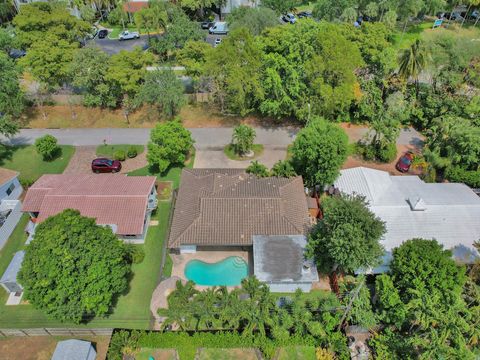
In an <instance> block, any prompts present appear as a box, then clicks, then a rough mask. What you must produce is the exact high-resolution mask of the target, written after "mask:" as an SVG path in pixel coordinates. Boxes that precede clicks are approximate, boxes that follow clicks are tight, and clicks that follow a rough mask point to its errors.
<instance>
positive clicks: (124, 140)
mask: <svg viewBox="0 0 480 360" xmlns="http://www.w3.org/2000/svg"><path fill="white" fill-rule="evenodd" d="M189 130H190V131H191V132H192V136H193V139H194V140H195V147H196V148H197V149H204V150H218V149H219V148H222V147H223V146H225V145H227V144H229V143H230V140H231V138H232V128H229V127H228V128H227V127H221V128H193V129H189ZM345 130H346V131H347V133H348V134H349V137H350V139H351V141H355V140H356V138H357V137H358V138H361V137H362V136H363V135H364V133H365V132H366V131H367V130H365V129H358V128H357V129H356V130H355V131H352V129H345ZM255 131H256V133H257V137H256V139H255V142H256V143H259V144H263V145H265V146H272V147H277V148H286V147H287V146H288V145H289V144H291V143H292V141H293V140H294V139H295V135H296V133H297V129H295V128H256V129H255ZM45 134H51V135H53V136H55V137H56V138H57V139H58V142H59V144H61V145H75V146H87V145H98V144H102V143H103V141H104V140H106V142H107V143H108V144H146V143H147V142H148V139H149V134H150V129H22V130H20V133H19V134H17V135H16V136H15V137H13V138H12V139H10V140H8V139H5V138H4V137H2V136H0V141H3V142H5V143H6V144H11V145H22V144H33V143H34V142H35V139H37V138H39V137H41V136H43V135H45ZM422 139H423V137H422V135H420V134H419V133H418V132H417V131H415V130H413V129H403V130H402V131H401V132H400V136H399V137H398V140H397V144H398V145H416V144H419V143H421V142H422Z"/></svg>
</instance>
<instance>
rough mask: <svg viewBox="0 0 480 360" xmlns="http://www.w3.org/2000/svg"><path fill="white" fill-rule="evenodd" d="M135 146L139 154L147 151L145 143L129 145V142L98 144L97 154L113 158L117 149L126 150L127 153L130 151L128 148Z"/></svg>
mask: <svg viewBox="0 0 480 360" xmlns="http://www.w3.org/2000/svg"><path fill="white" fill-rule="evenodd" d="M130 148H135V150H136V151H137V155H140V154H141V153H143V152H144V151H145V146H143V145H128V144H121V145H108V144H107V145H99V146H97V150H96V153H97V156H98V157H107V158H113V155H114V154H115V152H116V151H124V152H125V154H126V153H127V152H128V149H130Z"/></svg>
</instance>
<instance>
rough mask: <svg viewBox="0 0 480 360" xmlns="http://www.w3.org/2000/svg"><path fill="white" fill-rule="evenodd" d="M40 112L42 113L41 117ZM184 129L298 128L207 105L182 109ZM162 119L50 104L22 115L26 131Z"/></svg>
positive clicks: (139, 124)
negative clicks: (239, 125) (223, 110)
mask: <svg viewBox="0 0 480 360" xmlns="http://www.w3.org/2000/svg"><path fill="white" fill-rule="evenodd" d="M43 113H45V114H46V118H44V116H43ZM179 117H180V119H182V122H183V124H184V126H185V127H188V128H203V127H231V126H235V125H238V124H240V123H244V124H248V125H252V126H263V127H278V126H298V123H297V122H295V121H293V120H281V121H279V120H275V119H270V118H264V117H261V116H255V115H249V116H246V117H239V116H228V115H225V114H221V113H220V112H219V111H218V110H217V109H216V108H215V107H213V106H211V105H208V104H201V103H198V104H194V105H187V106H184V107H183V109H182V111H181V112H180V114H179ZM163 120H165V119H163V118H162V116H161V115H160V114H159V113H158V112H157V111H156V110H155V109H153V108H150V107H146V106H144V107H142V108H140V109H138V110H136V111H135V112H134V113H132V114H131V115H130V116H129V123H127V122H126V120H125V117H124V115H123V112H122V110H121V109H116V110H110V109H100V108H88V107H85V106H81V105H73V106H69V105H53V106H44V107H43V108H38V107H30V108H28V109H27V111H25V113H24V114H23V116H22V127H26V128H37V129H38V128H42V129H43V128H150V127H153V126H155V124H156V123H157V122H159V121H163Z"/></svg>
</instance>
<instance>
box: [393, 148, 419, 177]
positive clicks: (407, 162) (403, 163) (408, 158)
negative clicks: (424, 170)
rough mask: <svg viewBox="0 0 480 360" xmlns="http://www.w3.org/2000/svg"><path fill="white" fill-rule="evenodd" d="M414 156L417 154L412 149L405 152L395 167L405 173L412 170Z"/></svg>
mask: <svg viewBox="0 0 480 360" xmlns="http://www.w3.org/2000/svg"><path fill="white" fill-rule="evenodd" d="M414 157H415V154H414V153H413V152H412V151H407V152H406V153H405V154H403V155H402V156H401V157H400V159H398V161H397V164H396V165H395V167H396V168H397V170H398V171H400V172H403V173H405V172H408V170H410V166H412V161H413V158H414Z"/></svg>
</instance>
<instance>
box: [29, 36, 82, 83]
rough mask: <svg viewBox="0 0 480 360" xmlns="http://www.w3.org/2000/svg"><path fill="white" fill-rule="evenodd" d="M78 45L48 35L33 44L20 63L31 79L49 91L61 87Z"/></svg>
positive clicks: (65, 79)
mask: <svg viewBox="0 0 480 360" xmlns="http://www.w3.org/2000/svg"><path fill="white" fill-rule="evenodd" d="M77 48H78V43H71V42H68V41H67V40H65V39H61V38H59V37H56V36H53V35H49V34H48V33H47V34H45V35H44V36H43V38H42V39H41V40H38V41H36V42H34V43H33V44H32V45H31V46H30V48H29V50H28V52H27V55H26V56H24V57H23V58H22V59H21V60H20V63H21V64H22V65H24V66H25V67H26V68H27V69H29V70H30V72H31V73H32V75H33V77H34V78H35V79H36V80H37V81H39V82H41V83H43V84H45V85H46V86H47V87H48V88H49V89H53V88H56V87H59V86H61V85H63V83H64V82H65V81H67V79H68V77H69V75H70V73H69V71H68V69H69V66H70V63H71V62H72V60H73V57H74V55H75V52H76V50H77Z"/></svg>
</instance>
